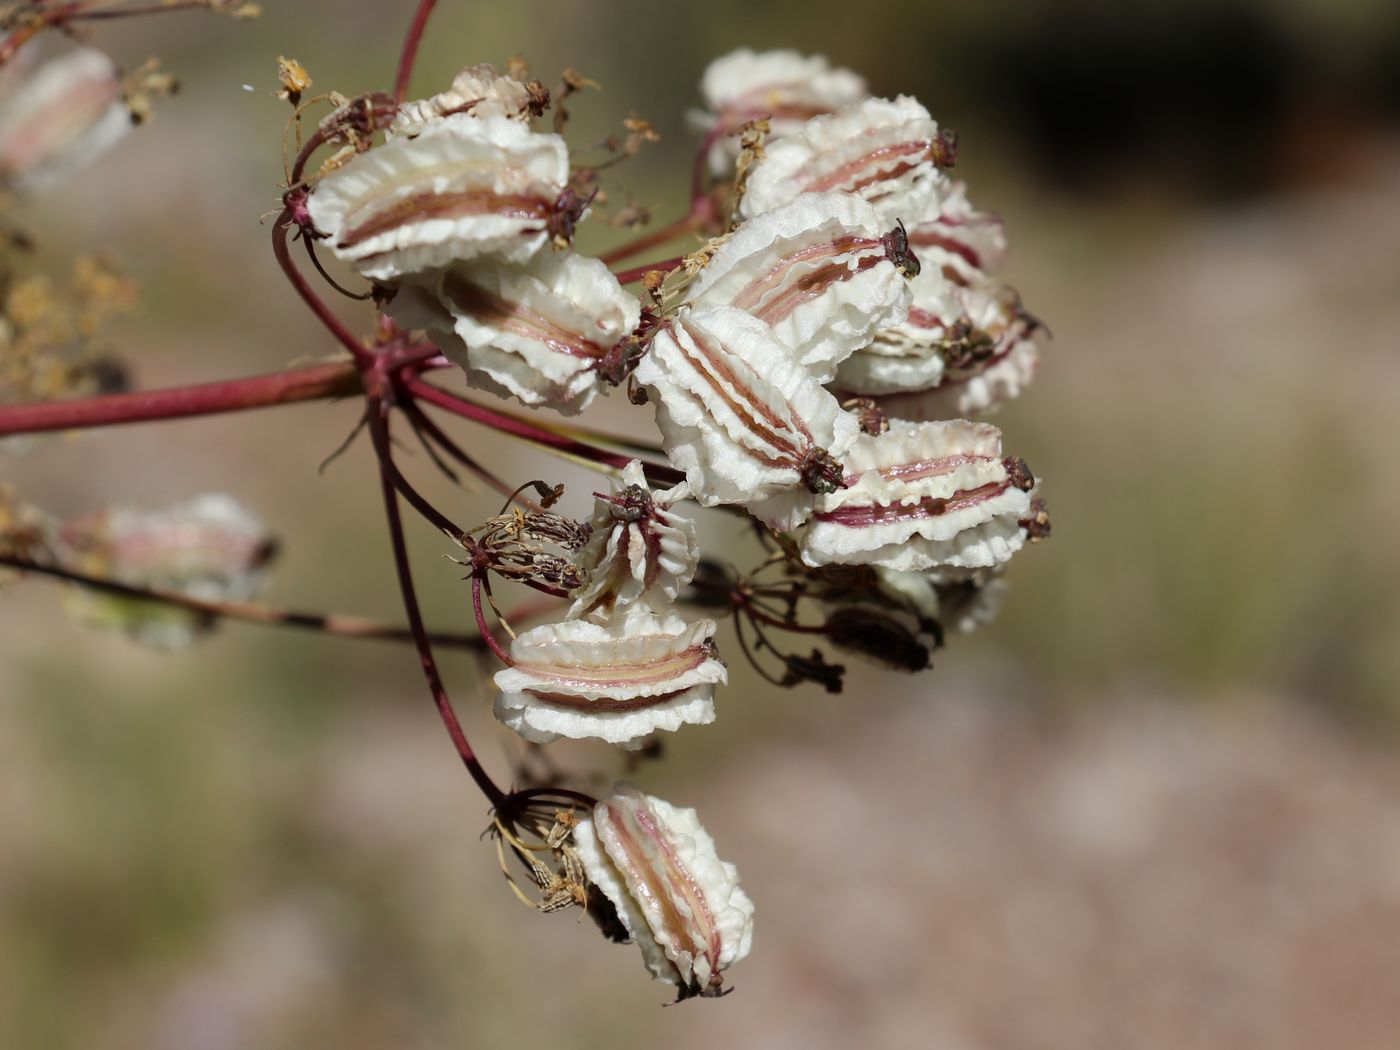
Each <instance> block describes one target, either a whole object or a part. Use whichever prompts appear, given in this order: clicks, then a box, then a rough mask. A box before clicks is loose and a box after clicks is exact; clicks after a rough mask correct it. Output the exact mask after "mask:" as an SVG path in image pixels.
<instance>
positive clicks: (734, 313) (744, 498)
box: [635, 306, 859, 529]
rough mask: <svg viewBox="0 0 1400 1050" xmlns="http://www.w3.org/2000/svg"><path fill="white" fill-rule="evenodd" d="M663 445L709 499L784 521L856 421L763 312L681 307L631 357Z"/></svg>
mask: <svg viewBox="0 0 1400 1050" xmlns="http://www.w3.org/2000/svg"><path fill="white" fill-rule="evenodd" d="M635 375H636V379H637V381H638V382H639V383H642V384H643V385H645V386H646V388H647V390H648V391H649V393H650V395H651V400H652V401H653V402H654V403H655V405H656V420H657V424H658V426H660V428H661V437H662V445H663V447H664V448H665V449H666V454H667V455H668V456H669V457H670V459H671V462H672V463H673V464H674V465H675V466H676V467H677V468H679V469H680V470H683V471H685V474H686V479H687V480H688V481H689V483H690V490H691V492H692V494H693V495H694V496H695V498H696V499H697V500H699V501H700V502H701V503H702V504H704V505H705V506H707V507H710V506H715V505H716V504H720V503H737V504H741V505H744V506H746V507H748V508H749V509H750V510H751V511H752V512H753V513H755V514H757V515H759V516H760V517H762V518H763V519H764V520H767V521H769V522H770V523H773V524H774V525H775V527H777V528H781V529H790V528H794V527H796V526H797V525H798V524H800V523H801V522H802V521H803V520H804V519H805V518H806V517H807V515H808V514H810V513H811V509H812V505H813V501H812V497H813V494H814V493H820V492H829V491H831V490H832V489H834V488H835V487H837V486H838V485H840V484H841V480H842V477H843V474H842V470H841V464H840V460H839V457H840V456H841V455H842V454H843V453H844V452H845V450H846V449H847V448H848V447H850V444H851V442H852V441H854V440H855V438H856V436H857V432H858V428H859V424H858V422H857V421H856V419H855V417H853V416H851V415H849V414H847V413H845V412H842V411H841V406H840V404H839V403H838V402H837V401H836V399H835V398H834V397H832V395H831V394H829V393H827V392H826V391H825V390H823V389H822V387H821V386H820V384H819V383H818V382H817V381H816V380H815V379H814V378H813V377H812V375H811V373H810V372H808V371H807V370H806V369H805V368H803V367H802V366H801V365H800V364H799V363H798V362H797V361H795V360H794V359H793V357H792V355H791V353H790V352H789V351H788V349H787V348H786V347H785V346H783V344H782V343H780V342H778V341H777V340H776V339H775V338H774V336H773V334H772V332H771V331H770V330H769V328H768V326H767V325H766V324H764V323H763V322H762V321H759V320H758V319H756V318H754V317H752V316H750V315H749V314H746V313H744V312H743V311H742V310H739V309H737V308H735V307H732V306H717V307H707V308H705V309H699V310H693V311H692V310H682V311H681V312H680V313H679V314H677V315H676V317H674V318H673V319H672V320H671V322H670V323H669V324H668V325H667V326H666V327H664V328H662V329H661V330H660V331H658V332H657V334H656V337H655V339H653V340H652V344H651V349H650V351H649V352H648V353H647V355H646V356H645V357H644V358H643V359H642V361H641V363H640V364H639V365H638V366H637V371H636V373H635Z"/></svg>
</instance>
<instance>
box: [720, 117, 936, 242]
mask: <svg viewBox="0 0 1400 1050" xmlns="http://www.w3.org/2000/svg"><path fill="white" fill-rule="evenodd" d="M954 153H955V149H954V143H953V139H952V137H951V136H950V135H949V133H948V132H946V131H943V130H941V129H940V128H939V127H938V124H937V123H936V122H935V121H934V119H933V118H932V117H931V116H929V113H928V110H926V109H924V107H923V106H921V105H919V103H918V102H916V101H915V100H914V99H912V98H909V97H907V96H905V95H901V96H899V97H898V98H896V99H894V100H890V99H883V98H873V99H867V100H865V101H864V102H857V103H855V104H854V105H850V106H847V107H845V108H844V109H841V110H839V111H837V112H836V113H833V114H831V115H829V116H824V117H815V118H813V119H812V120H809V121H808V122H807V124H806V126H805V127H804V128H803V129H802V130H801V131H800V132H798V133H796V134H794V135H790V136H788V137H787V138H784V139H780V140H779V141H777V142H775V143H773V144H772V145H769V146H767V147H766V148H765V150H764V156H763V158H762V159H761V160H760V161H759V162H758V163H757V164H756V165H755V166H754V168H753V170H752V171H751V172H750V173H749V176H748V182H747V185H746V187H745V190H744V197H743V200H742V201H741V203H740V209H741V211H742V212H743V214H744V215H745V216H746V217H748V218H753V217H755V216H758V215H762V214H763V213H764V212H766V211H771V210H772V209H774V208H777V207H781V206H782V205H784V204H787V203H789V202H790V201H793V200H795V199H797V197H799V196H801V195H802V194H804V193H825V192H829V191H832V190H840V191H844V192H846V193H855V194H857V195H859V196H861V197H864V198H865V199H866V200H867V201H869V202H870V203H871V204H873V205H874V206H875V208H876V209H877V211H878V212H879V214H880V221H881V223H882V224H884V225H885V226H886V227H889V226H893V225H894V224H895V223H896V222H899V221H901V220H903V221H904V222H905V223H906V224H909V223H910V221H911V220H912V219H916V218H918V217H921V216H923V215H925V214H927V213H928V212H929V211H930V210H932V209H933V208H936V207H937V205H938V200H939V198H940V197H941V196H942V194H943V193H944V191H945V189H946V186H947V181H948V180H947V178H946V176H944V174H943V172H942V169H943V168H945V167H949V166H950V165H951V164H952V162H953V157H954Z"/></svg>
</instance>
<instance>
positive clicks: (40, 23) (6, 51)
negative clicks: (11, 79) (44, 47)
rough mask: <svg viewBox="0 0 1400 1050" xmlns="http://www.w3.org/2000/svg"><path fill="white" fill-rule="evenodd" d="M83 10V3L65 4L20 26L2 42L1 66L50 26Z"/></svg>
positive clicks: (40, 13)
mask: <svg viewBox="0 0 1400 1050" xmlns="http://www.w3.org/2000/svg"><path fill="white" fill-rule="evenodd" d="M82 9H83V5H82V3H81V2H79V3H71V4H64V5H63V6H62V7H55V8H52V9H50V10H48V11H43V12H39V13H36V14H34V16H33V18H32V19H31V21H29V22H28V23H27V24H25V25H22V26H20V27H19V28H18V29H16V30H15V31H14V32H13V33H11V34H10V35H9V36H7V37H6V38H5V39H4V40H3V41H0V66H3V65H4V64H5V63H6V62H8V61H9V60H10V59H12V58H14V57H15V52H17V51H18V50H19V49H20V48H22V47H23V46H24V45H25V44H27V43H29V41H30V40H32V39H33V38H34V37H35V36H37V35H38V34H39V33H40V32H41V31H42V30H45V29H47V28H48V27H49V26H55V25H58V24H59V23H60V22H62V21H63V20H64V19H65V18H69V17H71V16H72V15H74V14H75V13H77V12H78V11H81V10H82Z"/></svg>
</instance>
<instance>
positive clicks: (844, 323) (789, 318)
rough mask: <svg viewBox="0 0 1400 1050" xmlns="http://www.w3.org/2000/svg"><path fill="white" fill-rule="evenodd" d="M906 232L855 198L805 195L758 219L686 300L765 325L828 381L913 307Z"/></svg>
mask: <svg viewBox="0 0 1400 1050" xmlns="http://www.w3.org/2000/svg"><path fill="white" fill-rule="evenodd" d="M917 267H918V263H917V262H916V261H914V260H913V259H912V257H911V256H910V255H909V253H908V251H907V248H906V246H905V244H904V240H903V237H902V235H901V233H900V231H899V230H898V229H897V228H896V229H894V230H893V231H890V230H882V229H881V227H880V216H879V213H878V212H876V210H875V208H874V207H873V206H871V205H870V204H868V203H867V202H866V201H864V200H862V199H861V198H859V197H857V196H855V195H854V194H850V193H806V194H803V195H802V196H800V197H798V198H797V199H796V200H795V201H793V202H792V203H791V204H786V205H783V206H782V207H779V208H775V209H774V210H773V211H769V212H765V213H764V214H762V215H760V216H758V217H756V218H753V219H750V220H749V221H748V222H746V223H744V224H743V225H742V226H740V227H739V229H738V230H736V231H735V232H734V234H733V235H732V236H731V237H729V238H728V240H726V241H725V242H724V243H723V244H721V245H720V246H719V248H718V249H717V250H716V251H715V252H714V254H713V255H712V256H711V257H710V259H709V260H708V262H707V263H706V264H705V268H704V269H702V270H701V271H700V272H699V274H698V275H697V277H696V278H695V281H694V283H693V284H692V285H691V286H690V288H689V290H688V292H687V294H688V295H689V297H690V299H691V301H692V302H693V303H694V304H695V305H696V306H697V307H704V306H733V307H737V308H738V309H740V310H743V311H744V312H745V313H748V314H751V315H753V316H754V317H756V318H758V319H759V320H760V321H763V322H764V323H765V324H767V325H768V326H769V328H771V329H772V331H773V334H774V335H775V336H777V337H778V339H779V340H780V341H781V342H782V343H783V344H785V345H786V346H787V347H788V348H789V349H790V350H791V351H792V353H793V355H794V356H795V357H796V358H797V360H798V361H800V362H801V363H802V364H803V365H805V366H806V367H807V369H808V370H809V371H811V372H812V374H813V375H815V376H816V377H817V379H818V380H819V381H821V382H826V381H827V380H829V379H831V377H832V375H834V374H835V371H836V366H837V364H838V363H839V362H840V361H842V360H843V359H844V358H846V357H847V356H849V355H850V354H851V353H853V352H854V351H855V350H857V349H858V348H860V347H862V346H864V345H865V344H866V343H868V342H869V341H870V339H871V337H872V336H873V334H874V333H875V332H876V331H877V330H879V329H881V328H884V327H887V326H890V325H894V324H899V323H900V322H902V321H903V320H904V319H905V317H906V315H907V313H908V310H909V302H910V292H909V288H908V281H907V280H906V277H905V274H906V273H908V272H910V271H911V270H913V271H917Z"/></svg>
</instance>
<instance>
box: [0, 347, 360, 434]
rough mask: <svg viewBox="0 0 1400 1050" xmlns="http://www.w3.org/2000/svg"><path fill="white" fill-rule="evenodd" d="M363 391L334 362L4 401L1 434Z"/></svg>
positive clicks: (345, 367) (350, 369)
mask: <svg viewBox="0 0 1400 1050" xmlns="http://www.w3.org/2000/svg"><path fill="white" fill-rule="evenodd" d="M359 390H360V377H359V374H358V373H357V371H356V368H355V366H354V364H353V363H351V362H349V361H332V362H328V363H326V364H320V365H308V366H306V367H305V368H293V369H289V370H288V371H285V372H273V373H271V374H269V375H260V376H249V377H248V378H246V379H225V380H222V381H220V382H217V383H200V384H197V385H194V386H177V387H170V388H168V389H165V390H138V391H134V392H132V393H129V394H104V395H100V396H97V397H83V398H73V399H71V400H67V401H41V402H38V403H35V404H27V405H7V406H0V437H4V436H5V435H7V434H37V433H41V432H44V431H53V430H77V429H81V428H83V427H104V426H116V425H120V424H125V423H146V422H151V421H154V420H162V419H184V418H188V417H190V416H210V415H217V414H219V413H222V412H242V411H246V410H248V409H253V408H267V407H270V406H272V405H288V404H295V403H296V402H299V401H317V400H321V399H323V398H332V397H346V396H349V395H351V394H354V393H357V392H358V391H359Z"/></svg>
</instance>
